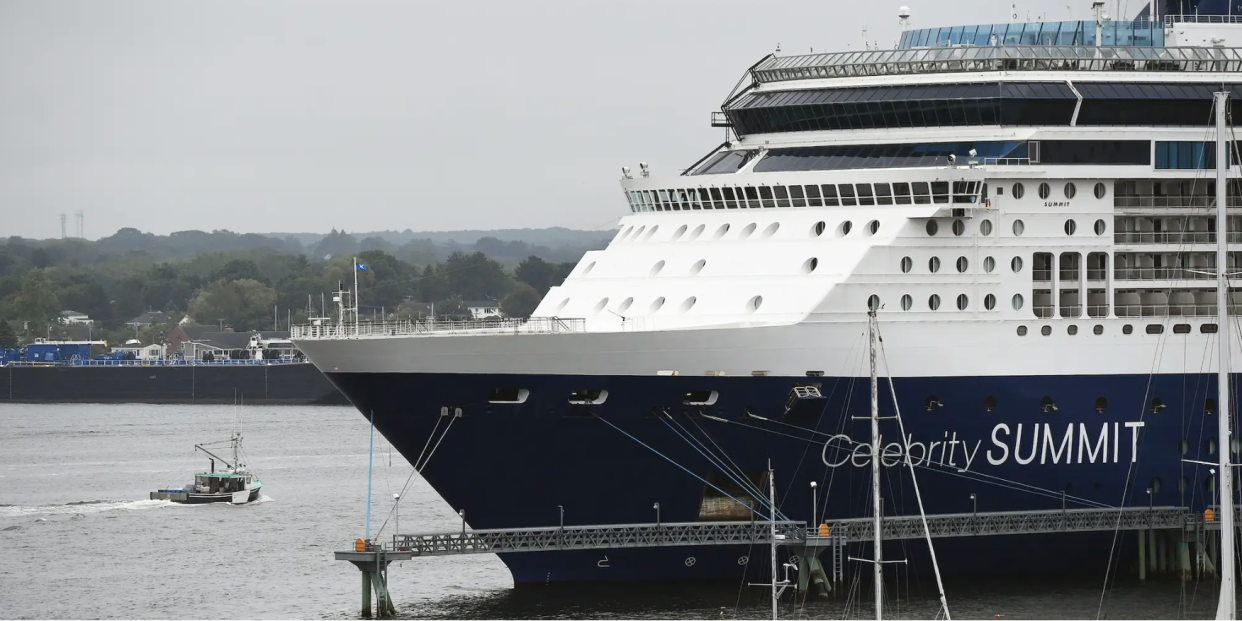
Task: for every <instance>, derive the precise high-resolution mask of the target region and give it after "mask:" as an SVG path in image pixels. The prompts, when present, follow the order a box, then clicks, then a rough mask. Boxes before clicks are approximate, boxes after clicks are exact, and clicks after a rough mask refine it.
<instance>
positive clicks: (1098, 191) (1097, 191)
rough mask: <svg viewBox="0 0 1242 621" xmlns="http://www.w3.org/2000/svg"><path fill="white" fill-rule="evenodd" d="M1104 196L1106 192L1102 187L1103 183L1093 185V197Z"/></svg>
mask: <svg viewBox="0 0 1242 621" xmlns="http://www.w3.org/2000/svg"><path fill="white" fill-rule="evenodd" d="M1105 194H1108V190H1107V189H1106V188H1105V187H1104V184H1103V183H1097V184H1095V197H1096V198H1104V195H1105Z"/></svg>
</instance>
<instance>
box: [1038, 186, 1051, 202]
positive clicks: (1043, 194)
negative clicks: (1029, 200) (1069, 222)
mask: <svg viewBox="0 0 1242 621" xmlns="http://www.w3.org/2000/svg"><path fill="white" fill-rule="evenodd" d="M1050 195H1052V188H1051V187H1050V186H1049V185H1048V184H1047V183H1041V184H1039V197H1040V198H1041V199H1046V198H1048V197H1049V196H1050Z"/></svg>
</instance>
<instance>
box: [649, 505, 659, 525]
mask: <svg viewBox="0 0 1242 621" xmlns="http://www.w3.org/2000/svg"><path fill="white" fill-rule="evenodd" d="M651 508H652V509H655V512H656V528H657V529H658V528H660V503H658V502H657V503H655V504H654V505H652V506H651Z"/></svg>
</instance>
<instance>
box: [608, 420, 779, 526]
mask: <svg viewBox="0 0 1242 621" xmlns="http://www.w3.org/2000/svg"><path fill="white" fill-rule="evenodd" d="M591 416H594V417H595V418H597V419H599V420H602V421H604V423H605V424H607V425H608V426H609V427H612V428H613V429H616V430H617V431H620V432H621V434H622V435H624V436H625V437H627V438H629V439H631V440H633V441H635V442H637V443H638V444H639V445H641V446H642V447H643V448H645V449H647V450H649V451H651V452H652V453H655V454H656V455H659V456H660V457H662V458H664V460H665V461H667V462H668V463H670V464H673V465H674V466H677V467H678V468H681V469H682V470H683V471H685V473H686V474H688V475H690V476H692V477H694V478H696V479H698V480H699V481H701V482H702V483H703V484H704V485H706V486H708V487H710V488H712V489H714V490H716V491H718V492H720V493H721V494H724V496H725V497H726V498H728V499H729V500H732V501H733V502H736V503H737V504H739V505H741V506H743V507H746V510H747V511H750V512H751V513H754V514H755V515H759V517H764V516H762V515H760V514H759V512H758V511H755V509H754V507H750V506H748V505H747V504H746V503H744V502H742V501H740V500H738V499H736V498H734V497H733V496H730V495H729V494H728V493H726V492H725V491H724V490H722V489H720V488H719V487H716V486H715V485H712V484H711V482H709V481H708V480H707V479H704V478H703V477H701V476H699V475H697V474H695V473H693V472H691V471H690V469H688V468H686V467H685V466H683V465H681V464H679V463H677V462H675V461H673V460H672V459H671V458H669V457H668V456H667V455H665V454H664V453H661V452H660V451H657V450H655V449H654V448H651V446H650V445H648V444H647V443H646V442H643V441H642V440H639V439H638V438H635V437H634V436H632V435H630V434H629V433H628V432H627V431H626V430H624V429H622V428H620V427H618V426H616V425H614V424H612V422H611V421H609V420H608V419H606V418H604V417H602V416H600V415H599V414H596V413H594V412H592V413H591ZM764 521H767V520H764Z"/></svg>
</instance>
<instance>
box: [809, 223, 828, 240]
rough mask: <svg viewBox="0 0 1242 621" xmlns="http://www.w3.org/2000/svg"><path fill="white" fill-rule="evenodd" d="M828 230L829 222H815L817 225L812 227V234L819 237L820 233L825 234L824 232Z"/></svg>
mask: <svg viewBox="0 0 1242 621" xmlns="http://www.w3.org/2000/svg"><path fill="white" fill-rule="evenodd" d="M826 230H828V224H827V223H825V222H816V223H815V226H813V227H811V234H812V235H814V236H815V237H819V236H820V235H823V234H824V231H826Z"/></svg>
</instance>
